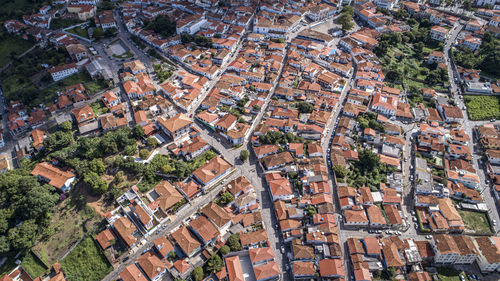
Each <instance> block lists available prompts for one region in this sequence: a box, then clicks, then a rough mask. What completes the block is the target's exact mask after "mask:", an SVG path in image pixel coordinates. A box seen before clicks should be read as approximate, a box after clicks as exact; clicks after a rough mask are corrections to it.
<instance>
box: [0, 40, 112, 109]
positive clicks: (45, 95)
mask: <svg viewBox="0 0 500 281" xmlns="http://www.w3.org/2000/svg"><path fill="white" fill-rule="evenodd" d="M69 61H70V60H69V57H68V55H67V52H66V50H65V49H64V48H51V49H48V50H44V49H40V48H36V49H35V50H33V51H31V52H30V53H29V54H27V55H25V56H24V57H22V58H21V59H14V60H13V64H12V65H11V66H10V67H9V68H8V69H7V70H6V71H4V72H3V73H2V76H1V77H0V82H1V84H2V90H3V92H4V95H5V99H6V100H7V101H9V100H21V101H22V102H23V103H24V104H26V105H27V107H28V108H33V107H36V106H38V105H40V104H47V105H50V104H52V103H53V102H54V101H55V99H56V98H57V91H58V90H60V89H61V88H63V87H64V86H69V85H73V84H76V83H83V84H85V87H86V89H87V92H88V93H89V94H94V93H96V92H98V91H100V90H101V89H104V88H106V87H107V86H108V85H107V82H106V81H104V80H103V79H99V80H97V81H93V80H92V79H91V77H90V76H89V75H88V74H87V73H86V72H85V73H84V72H80V73H78V74H74V75H73V76H71V77H68V78H66V79H64V80H61V81H58V82H53V81H52V78H51V76H50V74H49V73H48V71H47V70H46V68H48V67H51V66H57V65H61V64H64V63H67V62H69ZM44 66H45V67H44Z"/></svg>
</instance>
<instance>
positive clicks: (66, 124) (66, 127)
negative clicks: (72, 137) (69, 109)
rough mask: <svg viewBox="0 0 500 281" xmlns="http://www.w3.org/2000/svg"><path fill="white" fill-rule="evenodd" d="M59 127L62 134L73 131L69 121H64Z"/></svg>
mask: <svg viewBox="0 0 500 281" xmlns="http://www.w3.org/2000/svg"><path fill="white" fill-rule="evenodd" d="M59 127H61V130H63V131H64V132H70V131H71V129H73V124H71V122H69V121H64V122H62V123H61V124H60V125H59Z"/></svg>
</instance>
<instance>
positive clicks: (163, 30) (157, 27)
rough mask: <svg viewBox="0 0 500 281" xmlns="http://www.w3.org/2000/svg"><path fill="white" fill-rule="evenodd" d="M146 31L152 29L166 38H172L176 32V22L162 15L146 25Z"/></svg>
mask: <svg viewBox="0 0 500 281" xmlns="http://www.w3.org/2000/svg"><path fill="white" fill-rule="evenodd" d="M145 28H146V29H152V30H154V32H156V33H159V34H161V35H163V36H165V37H170V36H172V35H174V34H175V32H176V24H175V21H172V20H170V18H169V17H168V16H165V15H160V16H157V17H156V18H155V19H154V20H152V21H150V22H148V23H146V24H145Z"/></svg>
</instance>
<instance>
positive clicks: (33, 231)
mask: <svg viewBox="0 0 500 281" xmlns="http://www.w3.org/2000/svg"><path fill="white" fill-rule="evenodd" d="M30 168H31V167H29V166H25V165H23V166H22V167H21V168H19V169H15V170H11V171H8V172H6V173H4V174H2V175H0V202H1V203H0V256H1V253H7V252H9V251H10V250H25V249H28V248H30V247H31V246H33V245H34V243H35V242H36V241H37V239H38V238H39V237H40V235H41V234H42V233H43V232H44V230H45V228H46V227H47V225H48V224H49V222H50V218H51V215H52V212H53V208H54V206H55V205H56V204H57V201H58V198H59V195H58V194H57V192H56V190H55V188H54V187H52V186H50V185H48V184H44V185H41V184H40V183H39V182H38V180H37V178H36V177H35V176H32V175H30V171H31V169H30Z"/></svg>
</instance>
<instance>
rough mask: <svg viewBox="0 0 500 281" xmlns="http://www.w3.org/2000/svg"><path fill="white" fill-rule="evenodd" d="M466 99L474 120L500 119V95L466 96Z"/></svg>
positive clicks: (469, 112) (471, 117) (470, 114)
mask: <svg viewBox="0 0 500 281" xmlns="http://www.w3.org/2000/svg"><path fill="white" fill-rule="evenodd" d="M464 101H465V104H466V106H467V113H468V114H469V119H471V120H474V121H477V120H490V119H500V97H499V96H465V97H464Z"/></svg>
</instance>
